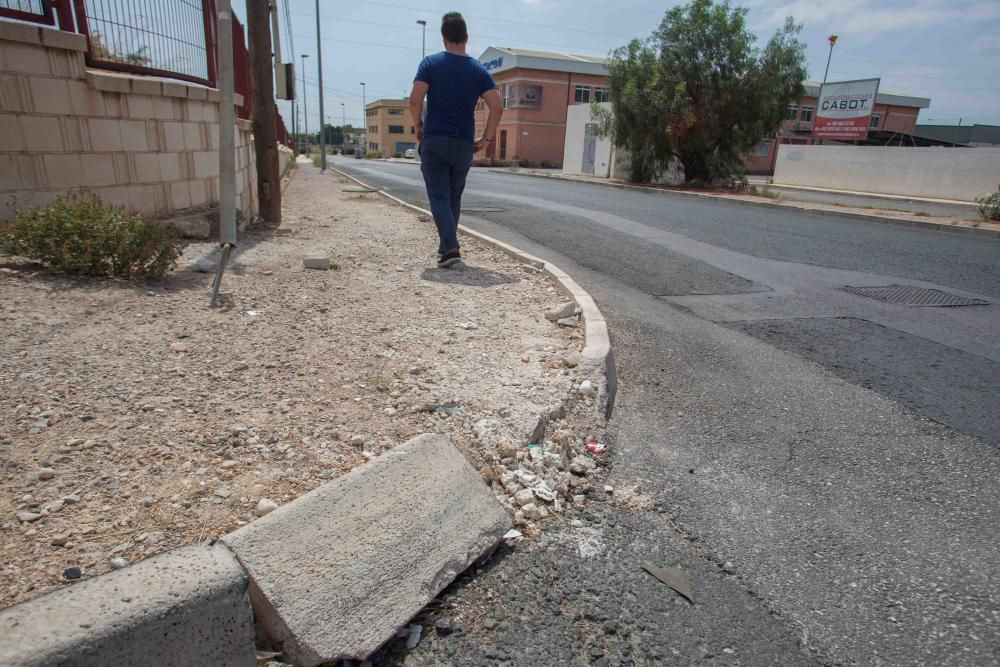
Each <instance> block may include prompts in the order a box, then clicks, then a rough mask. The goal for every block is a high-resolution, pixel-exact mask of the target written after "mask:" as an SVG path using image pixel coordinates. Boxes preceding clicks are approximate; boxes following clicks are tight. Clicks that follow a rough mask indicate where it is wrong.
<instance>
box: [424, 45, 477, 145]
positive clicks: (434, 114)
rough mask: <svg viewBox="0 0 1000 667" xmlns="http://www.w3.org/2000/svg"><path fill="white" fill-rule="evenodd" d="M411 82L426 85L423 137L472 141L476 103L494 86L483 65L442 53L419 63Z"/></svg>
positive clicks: (432, 55) (469, 57)
mask: <svg viewBox="0 0 1000 667" xmlns="http://www.w3.org/2000/svg"><path fill="white" fill-rule="evenodd" d="M414 81H423V82H424V83H426V84H427V85H428V86H429V88H428V90H427V118H426V120H425V121H424V137H434V136H444V137H458V138H460V139H466V140H468V141H474V140H475V138H476V137H475V135H476V117H475V111H476V102H478V101H479V97H480V96H481V95H482V94H483V93H485V92H486V91H488V90H493V89H494V88H496V87H497V84H496V83H495V82H494V81H493V77H492V76H490V73H489V72H487V71H486V68H485V67H483V65H482V63H480V62H479V61H478V60H476V59H475V58H473V57H471V56H459V55H456V54H454V53H448V52H447V51H441V52H440V53H434V54H431V55H429V56H427V57H426V58H424V59H423V60H422V61H421V62H420V67H418V68H417V75H416V76H415V77H414Z"/></svg>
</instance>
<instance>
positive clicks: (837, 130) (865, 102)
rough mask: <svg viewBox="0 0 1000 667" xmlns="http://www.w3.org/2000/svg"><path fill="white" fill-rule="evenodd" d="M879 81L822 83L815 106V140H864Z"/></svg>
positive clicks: (866, 136)
mask: <svg viewBox="0 0 1000 667" xmlns="http://www.w3.org/2000/svg"><path fill="white" fill-rule="evenodd" d="M878 84H879V79H862V80H859V81H836V82H832V83H824V84H823V87H822V88H820V91H819V101H818V102H817V104H816V122H815V123H814V124H813V136H815V137H816V138H817V139H866V138H868V126H869V123H870V122H871V116H872V111H873V110H874V109H875V96H876V95H878Z"/></svg>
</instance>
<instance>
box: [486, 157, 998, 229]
mask: <svg viewBox="0 0 1000 667" xmlns="http://www.w3.org/2000/svg"><path fill="white" fill-rule="evenodd" d="M488 171H489V173H491V174H511V175H513V176H529V177H531V178H548V179H550V180H556V181H566V182H568V183H593V184H594V185H599V186H601V187H605V188H618V189H619V190H641V191H643V192H652V193H656V194H661V195H675V196H678V197H689V198H701V199H716V200H722V201H725V202H729V203H731V204H736V205H739V206H765V207H767V208H774V209H780V210H784V211H790V210H791V211H799V212H801V213H811V214H813V215H821V216H824V217H845V218H851V219H853V220H863V221H865V222H877V223H881V224H885V225H895V226H896V227H915V228H917V229H926V230H929V231H937V232H944V233H946V234H967V235H972V236H981V237H985V238H989V239H1000V231H994V230H992V229H978V228H976V227H961V226H959V225H949V224H945V223H940V222H926V221H923V220H910V219H908V218H890V217H888V216H882V215H873V214H870V213H852V212H850V211H828V210H826V209H821V208H806V207H804V206H796V205H795V204H792V203H785V204H782V203H780V202H771V201H749V200H746V199H733V198H732V197H728V196H726V195H718V194H713V193H711V192H688V191H684V190H666V189H664V188H655V187H651V186H648V185H632V184H628V183H613V182H610V181H609V182H603V181H596V180H594V181H591V180H589V179H586V180H585V179H582V178H572V177H568V176H556V175H554V174H533V173H531V172H527V171H507V170H504V169H489V170H488Z"/></svg>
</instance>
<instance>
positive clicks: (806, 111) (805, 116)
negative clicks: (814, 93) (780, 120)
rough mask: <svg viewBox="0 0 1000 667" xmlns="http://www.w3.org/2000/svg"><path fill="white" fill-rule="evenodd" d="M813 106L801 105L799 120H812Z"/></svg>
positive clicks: (805, 121) (804, 121)
mask: <svg viewBox="0 0 1000 667" xmlns="http://www.w3.org/2000/svg"><path fill="white" fill-rule="evenodd" d="M813 108H814V107H802V110H801V111H800V112H799V120H801V121H802V122H803V123H809V122H812V119H813Z"/></svg>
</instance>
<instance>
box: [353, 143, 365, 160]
mask: <svg viewBox="0 0 1000 667" xmlns="http://www.w3.org/2000/svg"><path fill="white" fill-rule="evenodd" d="M364 156H365V149H363V148H361V147H360V146H358V147H357V148H355V149H354V159H355V160H360V159H361V158H363V157H364Z"/></svg>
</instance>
